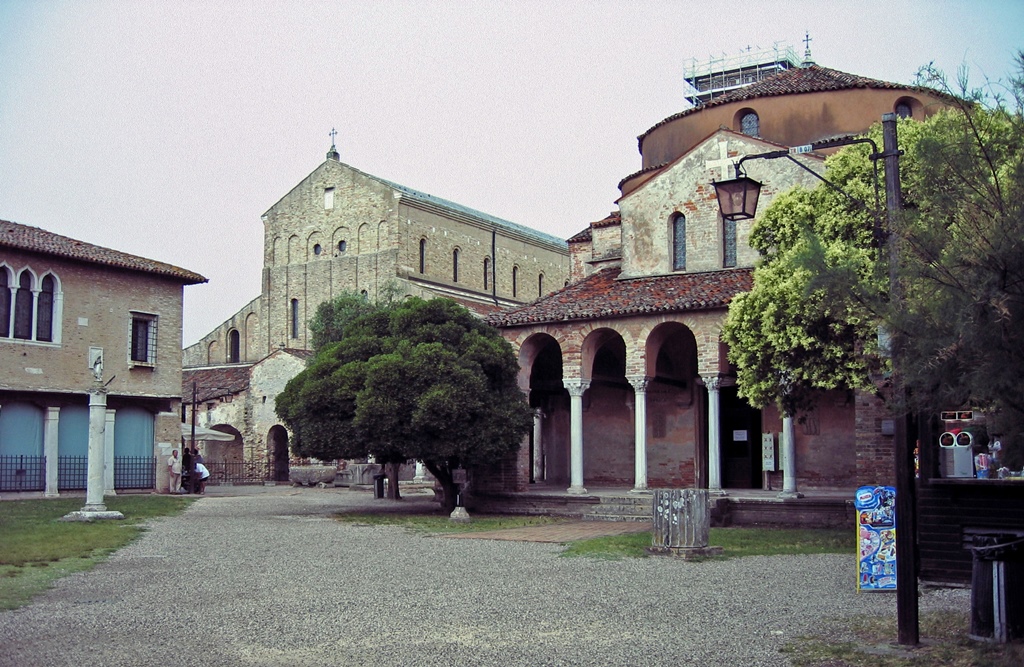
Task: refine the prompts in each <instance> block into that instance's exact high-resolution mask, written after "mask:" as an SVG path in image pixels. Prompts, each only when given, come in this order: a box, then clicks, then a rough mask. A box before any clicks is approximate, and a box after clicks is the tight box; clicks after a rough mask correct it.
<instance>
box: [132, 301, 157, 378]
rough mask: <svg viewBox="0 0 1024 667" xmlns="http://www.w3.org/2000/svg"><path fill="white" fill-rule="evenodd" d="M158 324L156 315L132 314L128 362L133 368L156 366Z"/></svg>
mask: <svg viewBox="0 0 1024 667" xmlns="http://www.w3.org/2000/svg"><path fill="white" fill-rule="evenodd" d="M156 323H157V316H156V315H150V314H149V313H132V319H131V324H130V327H131V329H130V331H129V332H128V335H129V340H130V347H129V349H128V360H129V361H130V362H131V364H132V365H133V366H153V365H155V364H156Z"/></svg>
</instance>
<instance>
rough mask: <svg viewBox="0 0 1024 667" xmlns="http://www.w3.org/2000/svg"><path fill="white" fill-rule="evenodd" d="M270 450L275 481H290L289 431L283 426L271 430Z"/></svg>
mask: <svg viewBox="0 0 1024 667" xmlns="http://www.w3.org/2000/svg"><path fill="white" fill-rule="evenodd" d="M269 440H270V442H269V443H267V444H268V445H269V447H268V449H269V450H270V456H271V460H272V462H273V466H274V481H275V482H287V481H288V431H286V430H285V429H284V427H283V426H280V425H277V426H273V427H271V429H270V437H269Z"/></svg>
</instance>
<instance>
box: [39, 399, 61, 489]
mask: <svg viewBox="0 0 1024 667" xmlns="http://www.w3.org/2000/svg"><path fill="white" fill-rule="evenodd" d="M59 424H60V408H46V422H44V424H43V456H45V457H46V492H45V494H44V495H45V496H46V497H47V498H56V497H57V496H58V495H60V494H59V493H58V492H57V474H58V471H59V469H60V459H59V454H58V451H57V434H58V430H57V429H58V426H59Z"/></svg>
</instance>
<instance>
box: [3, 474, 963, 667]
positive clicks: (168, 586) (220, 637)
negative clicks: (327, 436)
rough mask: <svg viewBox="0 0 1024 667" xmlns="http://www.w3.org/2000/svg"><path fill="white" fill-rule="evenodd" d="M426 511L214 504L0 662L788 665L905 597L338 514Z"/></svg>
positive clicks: (390, 505) (158, 527)
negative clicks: (815, 637) (568, 552)
mask: <svg viewBox="0 0 1024 667" xmlns="http://www.w3.org/2000/svg"><path fill="white" fill-rule="evenodd" d="M422 502H424V501H421V500H418V499H416V498H408V499H407V500H405V501H400V502H392V501H386V500H373V499H372V498H371V497H370V495H369V494H367V493H359V492H354V491H348V490H344V489H308V488H304V489H291V488H288V487H274V488H270V489H261V490H259V491H253V492H251V493H250V494H249V495H244V496H237V497H227V496H222V495H218V494H211V495H210V496H207V497H204V498H201V499H200V500H199V501H198V502H196V503H195V504H193V505H192V506H191V507H190V508H189V509H188V511H186V512H185V513H184V514H182V515H180V516H177V517H168V518H164V519H160V520H157V521H154V522H153V523H152V524H151V528H150V530H148V531H147V532H146V533H144V534H143V535H142V537H141V538H140V539H138V540H137V541H135V542H134V543H132V544H131V545H129V546H128V547H126V548H124V549H122V550H120V551H118V552H117V553H115V554H114V555H113V556H112V557H111V558H110V559H109V560H108V561H107V562H105V563H102V564H100V565H99V566H97V567H96V568H95V569H93V570H91V571H89V572H84V573H78V574H74V575H71V576H68V577H65V578H63V579H61V580H59V581H58V582H57V584H56V586H55V588H54V589H53V590H51V591H48V592H47V593H45V594H43V595H41V596H40V597H39V598H38V599H37V600H36V601H35V602H33V603H32V604H31V605H29V606H27V607H25V608H22V609H19V610H16V611H12V612H0V667H8V666H10V667H37V666H38V667H44V666H45V667H60V666H64V665H67V666H69V667H70V666H74V667H80V666H81V665H88V666H94V667H119V666H131V667H136V666H139V667H142V666H150V665H153V666H160V667H166V666H168V665H170V666H173V667H191V666H197V667H198V666H203V667H211V666H216V667H236V666H237V667H252V666H266V667H277V666H282V667H304V666H310V667H313V666H315V667H322V666H324V665H371V666H376V665H381V666H385V665H386V666H387V667H398V666H400V667H406V666H419V665H424V666H448V665H453V666H454V665H458V666H460V667H462V666H472V665H486V666H488V667H504V666H508V667H512V666H520V665H523V666H526V665H529V666H534V665H609V666H617V665H622V666H630V667H634V666H636V665H645V666H646V665H650V666H655V667H656V666H660V665H672V666H673V667H675V666H678V665H702V666H709V667H714V666H733V665H744V666H746V665H764V666H768V667H785V666H786V665H789V661H788V659H787V657H786V656H785V655H784V654H782V653H780V649H781V648H782V647H783V646H784V645H785V644H786V643H787V642H792V641H799V638H800V637H801V636H802V635H805V634H807V633H809V632H811V631H816V630H821V629H822V628H824V627H826V626H827V625H828V624H829V623H830V619H836V618H840V619H842V618H845V617H847V616H849V615H856V614H874V615H884V616H890V617H892V616H894V615H895V596H893V595H887V594H874V595H866V594H865V595H857V594H856V592H855V591H854V585H853V575H854V572H853V570H854V567H853V555H852V554H851V555H850V556H846V555H820V556H772V557H751V558H741V559H729V560H724V561H706V562H700V563H693V562H684V561H681V560H678V559H669V558H637V559H624V560H618V561H610V560H603V559H590V558H564V557H560V555H559V554H560V553H561V552H562V550H563V548H562V547H561V546H559V545H557V544H551V543H541V542H521V541H505V540H494V539H436V538H433V537H426V536H423V535H419V534H414V533H412V532H409V531H406V530H404V529H401V528H397V527H393V526H359V525H355V524H351V523H345V522H339V521H335V520H333V519H332V515H333V514H335V513H337V512H340V511H345V510H350V511H362V510H365V509H372V510H373V511H381V512H383V511H395V512H401V511H406V510H408V509H409V508H415V507H417V505H418V504H419V503H422ZM429 506H430V503H429V502H426V503H425V505H424V507H429ZM573 525H574V524H565V525H564V526H565V529H566V530H568V529H569V528H571V527H572V526H573ZM634 527H635V526H620V525H616V526H615V528H616V529H622V528H634ZM588 528H589V527H588ZM596 528H600V526H596V527H595V529H596ZM552 529H554V527H552ZM562 539H564V536H563V538H562ZM559 541H561V539H560V540H559ZM967 605H968V600H967V596H966V592H965V591H956V592H954V593H953V594H949V595H946V594H943V595H938V594H935V593H926V594H925V596H924V597H923V598H922V610H923V611H924V610H927V609H929V608H937V609H938V608H941V609H956V610H958V611H965V610H966V609H967ZM847 625H848V623H846V622H844V621H842V620H840V621H838V626H837V627H846V626H847Z"/></svg>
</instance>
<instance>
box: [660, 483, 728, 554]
mask: <svg viewBox="0 0 1024 667" xmlns="http://www.w3.org/2000/svg"><path fill="white" fill-rule="evenodd" d="M653 514H654V516H653V518H654V532H653V535H652V538H651V546H649V547H647V553H649V554H655V555H662V556H678V557H681V558H698V557H704V556H715V555H717V554H720V553H722V548H721V547H709V546H708V533H709V531H710V530H711V509H710V507H709V505H708V491H707V489H655V490H654V503H653Z"/></svg>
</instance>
